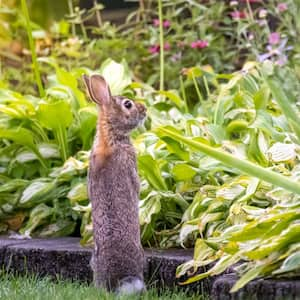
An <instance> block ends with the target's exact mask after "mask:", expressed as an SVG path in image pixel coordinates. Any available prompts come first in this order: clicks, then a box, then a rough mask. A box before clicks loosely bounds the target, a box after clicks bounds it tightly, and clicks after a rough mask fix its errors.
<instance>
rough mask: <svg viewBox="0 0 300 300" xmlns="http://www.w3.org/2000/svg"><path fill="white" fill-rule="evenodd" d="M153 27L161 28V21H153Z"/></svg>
mask: <svg viewBox="0 0 300 300" xmlns="http://www.w3.org/2000/svg"><path fill="white" fill-rule="evenodd" d="M153 25H154V26H155V27H158V26H159V19H153Z"/></svg>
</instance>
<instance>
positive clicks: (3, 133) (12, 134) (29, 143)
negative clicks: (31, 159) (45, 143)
mask: <svg viewBox="0 0 300 300" xmlns="http://www.w3.org/2000/svg"><path fill="white" fill-rule="evenodd" d="M0 137H1V138H2V139H8V140H12V141H14V142H15V143H17V144H20V145H24V146H26V147H28V148H29V149H30V150H32V151H33V152H34V153H35V154H36V156H37V157H38V158H39V160H40V162H41V164H42V165H43V166H45V161H44V159H43V157H42V156H41V154H40V152H39V150H38V148H37V146H36V144H35V143H34V140H33V136H32V133H31V132H30V131H29V130H28V129H25V128H18V129H4V128H0Z"/></svg>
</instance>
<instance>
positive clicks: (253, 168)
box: [155, 126, 300, 194]
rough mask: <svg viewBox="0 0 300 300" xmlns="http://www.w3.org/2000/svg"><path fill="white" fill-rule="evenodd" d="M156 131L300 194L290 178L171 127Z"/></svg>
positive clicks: (242, 170) (160, 134) (298, 188)
mask: <svg viewBox="0 0 300 300" xmlns="http://www.w3.org/2000/svg"><path fill="white" fill-rule="evenodd" d="M155 131H156V133H157V134H158V135H159V136H162V137H163V136H168V137H171V138H173V139H175V140H176V141H180V142H182V143H184V144H186V145H188V146H190V147H191V148H192V149H193V150H195V149H196V150H197V151H200V152H202V153H204V154H206V155H209V156H211V157H213V158H215V159H217V160H219V161H221V162H222V163H224V164H226V165H228V166H231V167H233V168H236V169H238V170H240V171H241V172H243V173H245V174H248V175H250V176H254V177H257V178H259V179H261V180H264V181H266V182H270V183H271V184H274V185H277V186H280V187H282V188H285V189H287V190H289V191H292V192H294V193H297V194H300V184H299V183H297V182H295V181H293V180H290V179H289V178H287V177H285V176H283V175H280V174H278V173H275V172H272V171H270V170H267V169H265V168H263V167H261V166H258V165H255V164H253V163H251V162H249V161H246V160H241V159H238V158H236V157H235V156H233V155H231V154H228V153H225V152H223V151H220V150H218V149H216V148H213V147H211V146H208V145H206V144H204V143H202V142H199V141H195V140H192V139H189V138H186V137H183V136H182V135H180V134H178V133H177V132H176V131H174V130H173V128H172V127H170V126H166V127H160V128H157V129H156V130H155Z"/></svg>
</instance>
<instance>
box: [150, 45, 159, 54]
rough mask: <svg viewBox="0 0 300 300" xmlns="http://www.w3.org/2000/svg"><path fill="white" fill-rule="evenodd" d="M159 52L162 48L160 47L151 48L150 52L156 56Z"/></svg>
mask: <svg viewBox="0 0 300 300" xmlns="http://www.w3.org/2000/svg"><path fill="white" fill-rule="evenodd" d="M159 50H160V47H159V45H153V46H151V47H150V48H149V52H150V53H151V54H156V53H159Z"/></svg>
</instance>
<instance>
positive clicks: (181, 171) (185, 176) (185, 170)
mask: <svg viewBox="0 0 300 300" xmlns="http://www.w3.org/2000/svg"><path fill="white" fill-rule="evenodd" d="M172 174H173V176H174V178H175V180H176V181H181V180H191V179H192V178H193V177H194V176H195V175H196V174H197V169H195V168H193V167H192V166H190V165H188V164H177V165H175V166H174V168H173V169H172Z"/></svg>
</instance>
